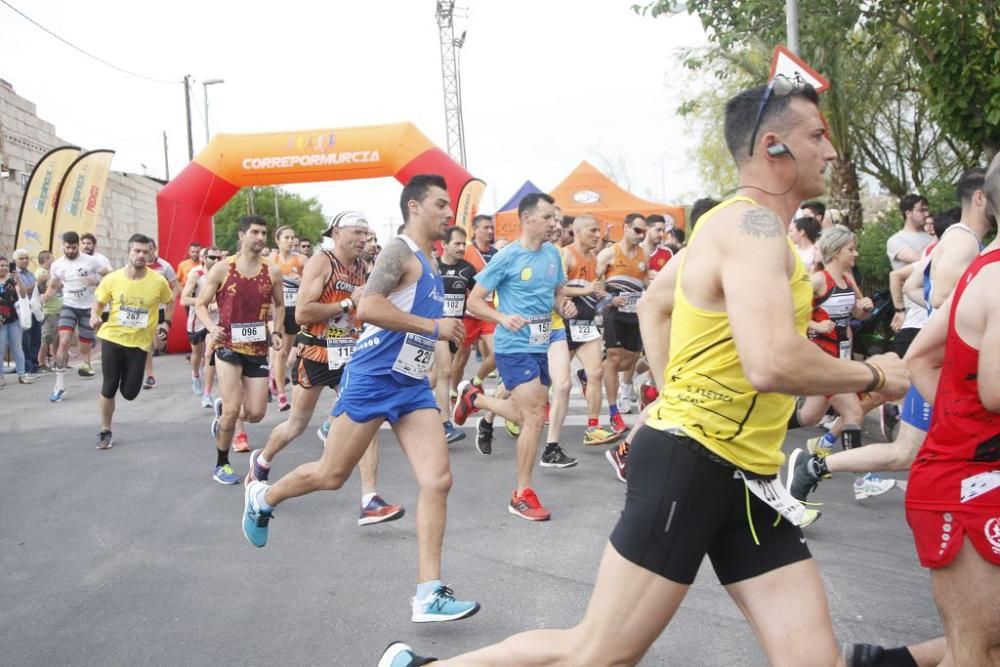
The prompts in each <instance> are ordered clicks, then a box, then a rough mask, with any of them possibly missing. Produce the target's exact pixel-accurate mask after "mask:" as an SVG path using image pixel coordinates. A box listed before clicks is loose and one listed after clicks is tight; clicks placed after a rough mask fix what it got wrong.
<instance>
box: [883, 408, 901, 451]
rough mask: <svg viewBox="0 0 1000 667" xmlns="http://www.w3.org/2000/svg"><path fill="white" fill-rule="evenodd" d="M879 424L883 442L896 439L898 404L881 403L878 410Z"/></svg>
mask: <svg viewBox="0 0 1000 667" xmlns="http://www.w3.org/2000/svg"><path fill="white" fill-rule="evenodd" d="M878 416H879V426H881V427H882V428H881V430H882V437H883V438H885V442H892V441H893V440H895V439H896V429H897V428H898V427H899V406H898V405H896V404H895V403H883V404H882V407H881V408H879V411H878Z"/></svg>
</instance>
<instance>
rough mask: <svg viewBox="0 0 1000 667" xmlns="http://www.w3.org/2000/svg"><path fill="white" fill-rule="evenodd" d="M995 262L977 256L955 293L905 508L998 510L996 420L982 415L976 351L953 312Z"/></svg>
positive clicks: (999, 433)
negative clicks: (981, 273) (958, 328)
mask: <svg viewBox="0 0 1000 667" xmlns="http://www.w3.org/2000/svg"><path fill="white" fill-rule="evenodd" d="M994 262H1000V250H993V251H991V252H989V253H987V254H985V255H980V256H979V257H977V258H976V259H975V260H974V261H973V262H972V264H970V265H969V268H968V269H967V270H966V272H965V275H963V276H962V278H961V279H960V280H959V281H958V285H957V286H956V287H955V292H954V297H953V298H952V302H951V313H950V314H949V319H948V335H947V338H946V339H945V348H944V363H943V365H942V367H941V378H940V380H938V388H937V394H936V395H935V398H934V415H933V417H931V427H930V431H928V433H927V439H926V440H924V444H923V446H922V447H921V448H920V452H919V453H918V454H917V458H916V460H914V462H913V467H912V468H911V472H910V483H909V485H908V486H907V489H906V505H907V507H911V508H914V509H940V508H942V507H959V506H961V505H962V504H963V503H974V504H975V506H976V507H980V508H983V507H989V508H1000V414H997V413H996V412H990V411H989V410H987V409H986V408H985V407H983V404H982V401H980V399H979V380H978V373H979V350H976V349H974V348H972V347H970V346H969V345H968V344H967V343H966V342H965V341H963V340H962V339H961V338H960V337H959V335H958V332H957V331H956V330H955V312H956V311H957V309H958V304H959V302H960V301H961V299H962V294H963V293H964V292H965V288H966V286H968V284H969V283H970V282H972V280H973V279H974V278H975V277H976V274H977V273H979V271H980V269H982V268H983V267H984V266H987V265H988V264H992V263H994ZM965 506H966V507H968V506H971V505H968V504H967V505H965Z"/></svg>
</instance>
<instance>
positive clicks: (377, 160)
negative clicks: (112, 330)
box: [156, 123, 485, 352]
mask: <svg viewBox="0 0 1000 667" xmlns="http://www.w3.org/2000/svg"><path fill="white" fill-rule="evenodd" d="M416 174H440V175H442V176H444V178H445V180H446V181H447V182H448V194H449V195H450V196H451V201H452V207H453V210H454V212H455V224H460V225H462V226H467V223H469V222H470V221H471V220H472V218H473V217H474V216H475V215H476V212H477V211H478V209H479V199H480V197H481V196H482V193H483V189H484V188H485V184H484V183H483V182H482V181H481V180H478V179H475V178H473V177H472V176H471V175H470V174H469V172H467V171H466V170H465V168H463V167H462V166H461V165H460V164H458V163H457V162H455V161H454V160H452V159H451V157H449V156H448V154H447V153H445V152H444V151H443V150H441V149H440V148H438V147H436V146H435V145H434V144H432V143H431V142H430V140H429V139H428V138H427V137H425V136H424V135H423V134H422V133H421V132H420V130H418V129H417V128H416V127H415V126H414V125H412V124H410V123H397V124H393V125H372V126H368V127H355V128H345V129H323V130H304V131H300V132H276V133H268V134H218V135H216V136H215V137H213V139H212V141H211V142H210V143H209V144H208V145H207V146H206V147H205V149H204V150H202V151H201V153H199V154H198V155H197V156H195V158H194V160H193V161H192V162H191V163H190V164H189V165H188V166H187V167H185V168H184V170H183V171H181V173H179V174H178V175H177V177H176V178H174V179H173V180H172V181H170V182H169V183H168V184H167V185H166V186H165V187H164V188H163V189H162V190H160V193H159V194H158V195H157V197H156V212H157V219H158V232H159V246H160V254H161V255H162V256H163V257H165V258H166V259H167V261H169V262H171V263H172V264H174V266H176V265H177V264H178V263H179V262H180V261H181V260H183V259H184V258H186V257H187V250H188V246H189V245H190V244H191V243H192V242H195V241H197V242H199V243H201V244H202V245H210V244H211V243H212V242H213V237H214V230H213V228H212V215H214V214H215V213H216V212H217V211H218V210H219V209H220V208H222V206H223V205H224V204H225V203H226V202H227V201H229V200H230V199H231V198H232V197H233V195H235V194H236V193H237V192H238V191H239V189H240V188H242V187H245V186H250V185H278V184H282V183H310V182H316V181H340V180H351V179H357V178H380V177H386V176H392V177H395V178H396V179H397V180H399V182H401V183H406V182H407V181H408V180H409V179H410V177H412V176H414V175H416ZM178 312H182V311H178ZM183 320H184V318H182V317H176V318H175V319H174V325H173V327H172V328H171V331H170V338H169V339H168V343H167V349H168V350H169V351H171V352H183V351H186V350H188V349H189V346H188V341H187V336H186V335H185V331H184V328H185V327H184V321H183Z"/></svg>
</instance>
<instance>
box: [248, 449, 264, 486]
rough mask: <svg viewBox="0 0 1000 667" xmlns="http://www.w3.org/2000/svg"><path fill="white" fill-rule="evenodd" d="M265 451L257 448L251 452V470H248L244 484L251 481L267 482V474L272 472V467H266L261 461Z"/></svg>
mask: <svg viewBox="0 0 1000 667" xmlns="http://www.w3.org/2000/svg"><path fill="white" fill-rule="evenodd" d="M263 453H264V450H263V449H255V450H253V452H251V453H250V471H249V472H247V476H246V478H245V479H244V480H243V483H244V484H249V483H250V482H266V481H267V476H268V475H269V474H270V473H271V468H270V467H266V468H265V467H264V466H263V465H261V463H260V460H259V459H260V455H261V454H263Z"/></svg>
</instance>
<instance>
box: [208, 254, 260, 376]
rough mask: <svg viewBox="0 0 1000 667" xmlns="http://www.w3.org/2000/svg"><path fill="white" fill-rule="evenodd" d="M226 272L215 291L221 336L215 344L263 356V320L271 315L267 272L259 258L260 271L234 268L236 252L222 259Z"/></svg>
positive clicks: (250, 354)
mask: <svg viewBox="0 0 1000 667" xmlns="http://www.w3.org/2000/svg"><path fill="white" fill-rule="evenodd" d="M226 261H227V262H228V263H229V273H228V274H227V275H226V279H225V280H224V281H222V287H220V288H219V291H218V293H217V294H216V295H215V302H216V303H217V304H218V306H219V326H220V327H222V338H221V339H219V340H218V341H216V347H226V348H229V349H230V350H232V351H233V352H238V353H240V354H246V355H249V356H253V357H266V356H267V349H268V340H267V327H266V326H265V324H266V322H267V320H268V319H269V318H270V316H271V301H272V294H273V292H272V289H273V285H272V284H271V273H270V270H269V269H268V266H267V264H265V263H263V262H261V265H260V271H258V272H257V275H255V276H252V277H249V278H248V277H247V276H244V275H243V274H241V273H240V272H239V270H238V269H237V268H236V256H235V255H234V256H233V257H230V258H229V259H227V260H226Z"/></svg>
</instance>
